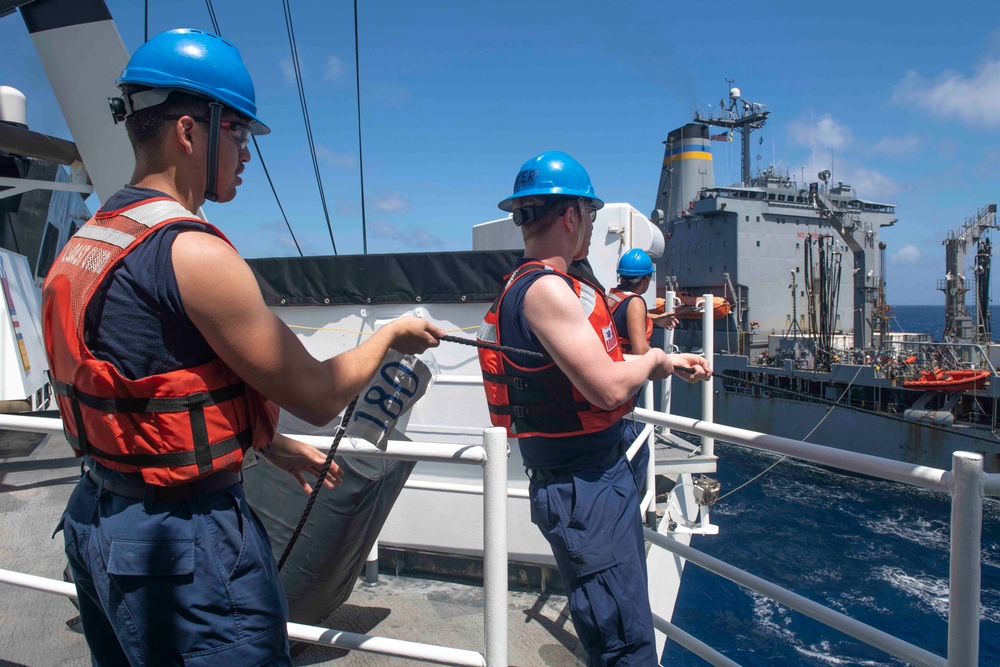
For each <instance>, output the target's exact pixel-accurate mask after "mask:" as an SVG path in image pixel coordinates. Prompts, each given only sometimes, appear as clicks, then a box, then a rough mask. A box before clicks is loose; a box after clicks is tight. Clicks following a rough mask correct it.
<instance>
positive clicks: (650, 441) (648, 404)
mask: <svg viewBox="0 0 1000 667" xmlns="http://www.w3.org/2000/svg"><path fill="white" fill-rule="evenodd" d="M642 407H644V408H646V409H647V410H652V409H653V383H652V382H650V381H647V382H646V386H645V388H644V389H643V392H642ZM646 446H647V447H649V463H647V464H646V495H649V494H652V500H650V501H649V507H647V508H646V525H647V526H650V527H653V526H655V525H656V430H655V429H653V430H651V431H650V432H649V436H647V438H646Z"/></svg>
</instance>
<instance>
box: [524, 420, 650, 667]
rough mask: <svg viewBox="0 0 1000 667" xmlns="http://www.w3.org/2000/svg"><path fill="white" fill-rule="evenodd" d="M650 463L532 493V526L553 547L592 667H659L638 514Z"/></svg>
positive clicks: (641, 458)
mask: <svg viewBox="0 0 1000 667" xmlns="http://www.w3.org/2000/svg"><path fill="white" fill-rule="evenodd" d="M567 440H568V441H569V442H567V445H568V446H572V438H568V439H567ZM648 461H649V450H648V448H646V447H643V448H642V449H641V450H639V452H638V453H637V454H636V456H635V459H634V460H633V461H632V462H631V463H630V462H629V461H628V459H626V458H625V457H624V456H621V457H619V459H618V460H617V461H616V462H615V463H613V464H612V465H611V466H610V467H607V468H605V469H602V470H591V471H583V472H577V473H573V474H567V475H559V476H556V477H554V478H551V479H549V480H547V481H535V480H532V482H531V485H530V487H529V493H530V497H531V520H532V522H533V523H534V524H535V525H537V526H538V527H539V529H540V530H541V531H542V535H544V536H545V539H546V540H548V542H549V544H550V545H551V546H552V555H553V556H555V559H556V564H557V565H558V567H559V573H560V574H561V575H562V579H563V585H564V586H565V588H566V595H567V597H568V598H569V609H570V615H571V617H572V618H573V625H574V626H575V627H576V633H577V636H578V637H579V639H580V642H581V643H582V644H583V645H584V647H585V648H586V650H587V655H588V656H589V664H590V665H591V667H596V666H598V665H600V666H604V665H608V666H610V665H614V666H616V667H625V666H627V665H628V666H631V665H642V666H643V667H648V666H649V665H656V664H658V662H659V661H658V659H657V656H656V643H655V640H654V638H653V615H652V612H651V611H650V608H649V594H648V592H647V584H646V581H647V580H646V548H645V542H644V539H643V535H642V519H641V517H640V512H639V500H640V498H641V497H642V490H643V483H644V480H645V477H646V465H647V463H648Z"/></svg>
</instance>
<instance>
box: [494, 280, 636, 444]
mask: <svg viewBox="0 0 1000 667" xmlns="http://www.w3.org/2000/svg"><path fill="white" fill-rule="evenodd" d="M539 271H546V272H552V273H554V274H555V275H558V276H560V277H561V278H563V279H564V280H566V282H567V283H569V285H570V286H571V287H572V288H573V292H574V293H575V294H576V295H577V297H578V298H579V299H580V302H581V304H582V305H583V309H584V312H586V313H587V321H588V322H589V323H590V326H592V327H593V328H594V333H595V334H596V335H597V336H598V338H600V340H601V343H602V344H603V345H604V349H605V350H606V351H607V353H608V356H609V357H611V359H612V360H613V361H622V362H623V361H624V360H625V359H624V357H622V351H621V348H620V347H619V346H618V334H617V333H616V331H615V324H614V321H613V320H612V319H611V312H610V311H609V310H608V306H607V303H605V301H604V299H603V298H602V291H601V289H600V288H598V287H595V286H594V285H592V284H590V283H588V282H586V281H584V280H581V279H579V278H575V277H573V276H570V275H567V274H565V273H562V272H561V271H557V270H555V269H553V268H552V267H550V266H547V265H546V264H544V263H542V262H528V263H525V264H522V265H521V266H519V267H518V268H517V269H516V270H515V271H514V273H512V274H511V276H510V277H509V278H508V280H507V284H506V286H505V287H504V289H503V291H502V292H501V293H500V295H499V296H498V297H497V298H496V300H495V301H494V302H493V306H492V307H491V308H490V310H489V312H488V313H486V317H485V318H484V319H483V323H482V326H480V328H479V333H478V335H477V336H476V337H477V339H478V340H479V341H481V342H485V343H493V344H496V345H505V343H504V342H503V333H502V332H501V330H500V309H501V307H502V306H503V302H504V297H505V296H506V295H507V293H508V292H509V291H510V289H511V287H512V286H513V285H514V284H515V283H516V282H517V281H519V280H522V279H524V278H525V277H526V276H529V275H531V274H533V273H537V272H539ZM540 351H542V352H543V354H544V353H545V352H544V349H542V350H540ZM545 356H546V357H548V361H545V360H543V361H541V362H540V365H539V366H536V367H526V366H520V365H518V364H516V363H514V362H513V361H511V359H510V358H509V357H508V356H507V355H506V354H505V353H503V352H501V351H498V350H488V349H483V348H480V349H479V366H480V368H481V369H482V371H483V386H484V387H485V389H486V402H487V404H488V406H489V410H490V421H492V422H493V425H494V426H503V427H504V428H506V429H507V435H508V436H509V437H512V438H524V437H528V436H543V437H547V438H565V437H569V436H574V435H582V434H585V433H597V432H599V431H603V430H604V429H607V428H610V427H611V426H612V425H614V424H615V423H616V422H617V421H618V420H619V419H621V418H622V417H623V416H624V415H626V414H628V413H629V412H630V411H631V410H632V401H628V402H626V403H625V404H623V405H620V406H618V407H617V408H615V409H614V410H602V409H601V408H599V407H597V406H596V405H593V404H592V403H590V402H589V401H588V400H587V399H586V398H585V397H584V396H583V394H581V393H580V392H579V391H578V390H577V388H576V387H574V386H573V383H572V382H571V381H570V379H569V377H567V376H566V374H565V373H564V372H563V371H562V370H560V368H559V367H558V366H557V365H556V363H555V362H554V361H552V359H551V357H549V355H548V354H545Z"/></svg>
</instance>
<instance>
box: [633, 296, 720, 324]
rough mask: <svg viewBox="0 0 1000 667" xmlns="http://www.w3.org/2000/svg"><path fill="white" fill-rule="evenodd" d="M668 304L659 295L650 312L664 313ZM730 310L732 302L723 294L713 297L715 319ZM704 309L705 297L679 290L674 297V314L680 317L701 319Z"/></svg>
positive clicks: (655, 313)
mask: <svg viewBox="0 0 1000 667" xmlns="http://www.w3.org/2000/svg"><path fill="white" fill-rule="evenodd" d="M666 304H667V302H666V299H663V298H661V297H657V298H656V308H653V309H652V310H651V311H649V312H650V313H653V314H654V315H659V314H662V313H663V311H664V309H665V307H666ZM730 310H732V304H730V303H729V302H728V301H726V300H725V299H723V298H722V297H721V296H717V297H713V298H712V311H713V317H714V318H715V319H720V318H723V317H725V316H726V315H728V314H729V311H730ZM704 311H705V299H704V297H701V296H695V295H694V294H690V293H688V292H678V293H677V296H676V297H674V315H676V316H677V317H678V318H680V319H684V320H700V319H701V317H702V313H703V312H704Z"/></svg>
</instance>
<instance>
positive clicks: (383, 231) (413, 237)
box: [370, 220, 447, 248]
mask: <svg viewBox="0 0 1000 667" xmlns="http://www.w3.org/2000/svg"><path fill="white" fill-rule="evenodd" d="M370 226H371V230H372V235H373V236H377V237H380V238H384V239H389V240H392V241H399V242H401V244H402V245H404V246H407V247H413V248H442V247H444V246H445V245H447V244H446V242H445V241H444V239H441V238H438V237H437V236H434V235H433V234H431V233H430V232H429V231H427V230H426V229H424V228H423V227H416V228H413V229H403V228H401V227H400V226H399V225H395V224H393V223H391V222H386V221H385V220H373V221H372V222H371V223H370Z"/></svg>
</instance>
